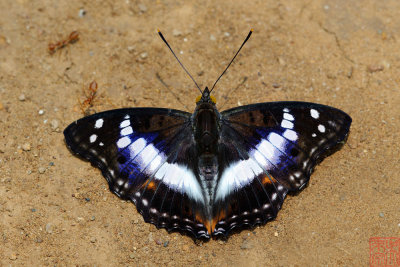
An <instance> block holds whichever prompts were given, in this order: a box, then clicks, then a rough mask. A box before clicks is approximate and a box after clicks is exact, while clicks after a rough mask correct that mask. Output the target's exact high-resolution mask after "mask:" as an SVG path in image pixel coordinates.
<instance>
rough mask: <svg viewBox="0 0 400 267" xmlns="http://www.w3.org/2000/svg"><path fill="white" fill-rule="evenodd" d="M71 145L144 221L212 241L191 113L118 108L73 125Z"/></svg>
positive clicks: (68, 133) (68, 135) (69, 134)
mask: <svg viewBox="0 0 400 267" xmlns="http://www.w3.org/2000/svg"><path fill="white" fill-rule="evenodd" d="M64 135H65V140H66V143H67V145H68V147H69V148H70V149H71V150H72V151H73V152H74V153H76V154H78V155H80V156H81V157H83V158H85V159H87V160H89V161H90V162H91V163H92V164H93V165H94V166H96V167H98V168H99V169H100V170H101V171H102V173H103V175H104V176H105V177H106V179H107V181H108V183H109V186H110V190H111V191H113V192H114V193H115V194H117V195H118V196H120V197H121V198H123V199H130V200H132V201H133V202H134V203H135V204H136V207H137V209H138V211H139V212H140V213H141V214H142V215H143V217H144V219H145V221H147V222H151V223H153V224H155V225H156V226H157V227H164V228H167V229H168V230H174V229H178V230H179V229H180V230H185V231H188V232H191V233H192V234H193V235H194V236H196V237H201V236H203V237H208V233H207V230H206V227H205V226H204V225H203V223H202V221H201V219H202V218H204V217H205V211H204V210H205V208H204V199H203V193H202V189H201V187H200V185H199V183H198V179H197V177H196V172H195V171H194V169H193V168H194V167H193V164H192V163H191V162H190V161H187V158H188V157H189V158H191V157H193V149H194V140H193V137H192V130H191V124H190V114H189V113H186V112H181V111H176V110H170V109H152V108H136V109H120V110H113V111H107V112H102V113H98V114H95V115H92V116H89V117H86V118H83V119H81V120H78V121H76V122H75V123H72V124H71V125H70V126H69V127H68V128H67V129H66V130H65V131H64Z"/></svg>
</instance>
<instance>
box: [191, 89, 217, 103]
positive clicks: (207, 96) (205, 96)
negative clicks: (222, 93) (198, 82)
mask: <svg viewBox="0 0 400 267" xmlns="http://www.w3.org/2000/svg"><path fill="white" fill-rule="evenodd" d="M202 103H210V104H213V105H215V104H216V103H217V99H216V98H215V97H214V96H212V95H211V93H210V90H208V87H206V89H204V91H203V92H202V93H201V95H199V96H198V97H196V104H202Z"/></svg>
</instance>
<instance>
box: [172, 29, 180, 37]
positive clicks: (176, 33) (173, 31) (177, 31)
mask: <svg viewBox="0 0 400 267" xmlns="http://www.w3.org/2000/svg"><path fill="white" fill-rule="evenodd" d="M172 35H173V36H181V35H182V32H181V31H180V30H177V29H173V30H172Z"/></svg>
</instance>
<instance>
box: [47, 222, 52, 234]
mask: <svg viewBox="0 0 400 267" xmlns="http://www.w3.org/2000/svg"><path fill="white" fill-rule="evenodd" d="M51 228H52V225H51V223H48V224H46V233H48V234H51V233H52V232H53V230H52V229H51Z"/></svg>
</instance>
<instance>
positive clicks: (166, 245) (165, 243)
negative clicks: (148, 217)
mask: <svg viewBox="0 0 400 267" xmlns="http://www.w3.org/2000/svg"><path fill="white" fill-rule="evenodd" d="M399 226H400V223H399ZM168 244H169V241H165V242H164V245H163V246H164V248H166V247H168Z"/></svg>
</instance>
